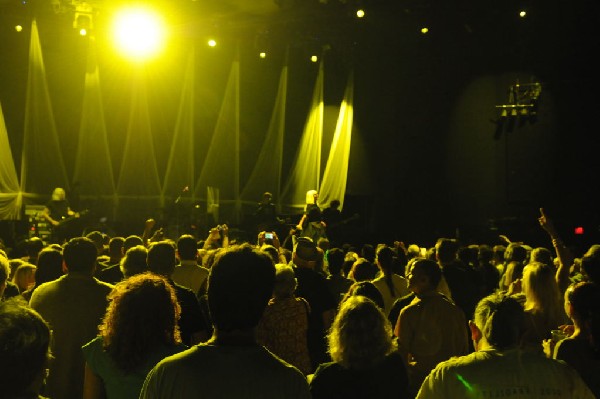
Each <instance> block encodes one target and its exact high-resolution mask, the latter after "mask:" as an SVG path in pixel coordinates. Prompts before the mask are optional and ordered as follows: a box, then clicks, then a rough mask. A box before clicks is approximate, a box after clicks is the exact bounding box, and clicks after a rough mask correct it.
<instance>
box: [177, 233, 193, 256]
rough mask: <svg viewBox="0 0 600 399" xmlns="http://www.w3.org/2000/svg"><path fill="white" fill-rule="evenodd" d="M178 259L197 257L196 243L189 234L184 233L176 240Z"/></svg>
mask: <svg viewBox="0 0 600 399" xmlns="http://www.w3.org/2000/svg"><path fill="white" fill-rule="evenodd" d="M177 253H178V254H179V259H183V260H194V259H196V258H197V257H198V243H197V242H196V239H195V238H194V236H193V235H191V234H184V235H182V236H181V237H179V239H178V240H177Z"/></svg>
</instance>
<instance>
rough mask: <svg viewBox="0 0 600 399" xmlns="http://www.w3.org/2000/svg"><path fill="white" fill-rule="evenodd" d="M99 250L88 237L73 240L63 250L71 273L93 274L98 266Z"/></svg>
mask: <svg viewBox="0 0 600 399" xmlns="http://www.w3.org/2000/svg"><path fill="white" fill-rule="evenodd" d="M97 257H98V248H97V247H96V245H95V244H94V242H93V241H92V240H90V239H89V238H86V237H76V238H71V239H70V240H69V242H67V243H66V244H65V247H64V248H63V258H64V261H65V264H66V265H67V269H68V270H69V272H91V271H92V270H94V267H95V266H96V258H97Z"/></svg>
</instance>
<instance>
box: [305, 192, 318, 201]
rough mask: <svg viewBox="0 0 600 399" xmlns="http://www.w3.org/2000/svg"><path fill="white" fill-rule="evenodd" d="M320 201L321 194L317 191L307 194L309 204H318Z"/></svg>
mask: <svg viewBox="0 0 600 399" xmlns="http://www.w3.org/2000/svg"><path fill="white" fill-rule="evenodd" d="M318 199H319V193H318V192H317V190H308V191H307V192H306V203H307V204H316V203H317V200H318Z"/></svg>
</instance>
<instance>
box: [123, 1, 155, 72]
mask: <svg viewBox="0 0 600 399" xmlns="http://www.w3.org/2000/svg"><path fill="white" fill-rule="evenodd" d="M113 32H114V33H113V34H114V38H115V40H116V42H117V44H118V46H119V48H120V49H121V51H122V52H123V53H124V54H126V55H128V56H130V57H133V58H134V59H137V60H143V59H147V58H150V57H151V56H153V55H155V54H157V53H158V52H159V50H161V48H162V46H163V40H164V39H163V36H164V28H163V23H162V21H161V19H160V18H159V16H158V15H157V14H156V13H155V12H153V11H151V10H150V9H147V8H142V7H139V6H137V7H135V6H134V7H129V8H125V9H123V10H122V11H121V12H120V13H119V14H118V15H117V16H116V18H115V21H114V25H113Z"/></svg>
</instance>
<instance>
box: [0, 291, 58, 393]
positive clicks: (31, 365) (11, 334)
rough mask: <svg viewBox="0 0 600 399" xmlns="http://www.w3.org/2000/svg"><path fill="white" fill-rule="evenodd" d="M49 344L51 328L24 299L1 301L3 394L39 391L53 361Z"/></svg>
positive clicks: (1, 374)
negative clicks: (50, 362) (49, 363)
mask: <svg viewBox="0 0 600 399" xmlns="http://www.w3.org/2000/svg"><path fill="white" fill-rule="evenodd" d="M49 347H50V328H49V326H48V324H47V323H46V322H45V321H44V319H43V318H42V316H40V315H39V313H37V312H36V311H35V310H33V309H31V308H30V307H29V306H27V304H26V302H25V301H19V300H10V301H4V302H0V359H1V360H0V387H2V388H1V391H0V392H1V395H2V397H5V398H17V397H26V394H31V393H32V392H33V393H36V394H37V393H40V391H41V388H42V386H43V380H44V377H45V371H46V369H47V368H48V362H49V360H50V352H49ZM27 397H29V396H27ZM36 397H37V396H36Z"/></svg>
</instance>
